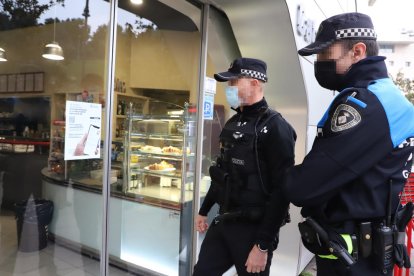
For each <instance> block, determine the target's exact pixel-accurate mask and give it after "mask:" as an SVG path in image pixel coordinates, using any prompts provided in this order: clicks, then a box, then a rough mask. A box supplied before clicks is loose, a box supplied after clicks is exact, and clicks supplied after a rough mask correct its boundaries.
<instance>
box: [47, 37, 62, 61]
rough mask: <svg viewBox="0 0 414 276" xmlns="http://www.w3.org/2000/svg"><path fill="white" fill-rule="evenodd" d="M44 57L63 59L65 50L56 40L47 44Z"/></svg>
mask: <svg viewBox="0 0 414 276" xmlns="http://www.w3.org/2000/svg"><path fill="white" fill-rule="evenodd" d="M42 57H44V58H46V59H51V60H63V59H65V58H64V57H63V50H62V47H60V46H59V44H58V43H57V42H55V41H53V42H52V43H49V44H46V46H45V51H44V54H43V55H42Z"/></svg>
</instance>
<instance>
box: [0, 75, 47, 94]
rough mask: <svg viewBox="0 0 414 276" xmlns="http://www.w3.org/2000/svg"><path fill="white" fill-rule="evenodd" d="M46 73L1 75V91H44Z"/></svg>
mask: <svg viewBox="0 0 414 276" xmlns="http://www.w3.org/2000/svg"><path fill="white" fill-rule="evenodd" d="M43 90H44V73H43V72H34V73H18V74H2V75H0V93H15V92H27V93H30V92H43Z"/></svg>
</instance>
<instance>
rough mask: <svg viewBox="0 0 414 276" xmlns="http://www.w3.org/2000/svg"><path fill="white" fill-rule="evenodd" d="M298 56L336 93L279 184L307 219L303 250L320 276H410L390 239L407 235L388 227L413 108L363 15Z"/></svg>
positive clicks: (407, 165)
mask: <svg viewBox="0 0 414 276" xmlns="http://www.w3.org/2000/svg"><path fill="white" fill-rule="evenodd" d="M299 54H300V55H302V56H307V55H312V54H316V55H317V56H316V61H315V63H314V67H315V77H316V79H317V81H318V82H319V84H320V85H321V86H322V87H325V88H327V89H330V90H336V91H338V92H339V94H338V95H337V96H336V97H335V99H334V100H333V101H332V103H331V105H330V106H329V108H328V110H326V112H325V114H324V116H323V117H322V118H321V120H320V121H319V123H318V125H317V137H316V138H315V141H314V143H313V146H312V149H311V151H310V152H309V153H308V154H307V156H306V157H305V159H304V161H303V163H302V164H300V165H297V166H294V167H293V168H291V169H289V171H288V173H287V174H286V179H285V182H284V184H283V188H284V192H285V194H286V196H287V197H288V198H289V200H290V201H291V202H292V203H293V204H295V205H297V206H300V207H302V210H301V213H302V215H303V217H305V218H306V220H305V222H304V223H301V224H299V229H300V231H301V234H302V241H303V243H304V245H305V246H306V247H307V248H308V249H309V250H310V251H312V252H313V253H315V254H316V264H317V273H318V274H317V275H318V276H325V275H326V276H335V275H340V276H345V275H347V276H350V275H360V276H362V275H363V276H371V275H391V274H392V270H393V264H394V262H396V263H397V264H398V265H400V266H409V257H408V256H407V255H406V252H405V249H404V245H403V242H401V241H398V239H397V236H399V235H401V233H400V234H398V233H397V232H396V231H392V230H390V229H395V228H400V231H401V229H402V231H401V232H404V229H405V225H400V224H401V220H400V219H397V220H396V225H397V226H398V225H399V226H400V227H394V226H393V224H394V218H395V213H396V210H397V207H398V206H399V193H400V192H401V191H402V190H403V186H404V184H405V182H406V178H407V176H408V173H409V172H410V170H411V165H412V152H413V141H412V139H413V138H412V137H413V136H414V108H413V106H412V104H411V103H410V102H408V101H407V99H406V98H405V97H404V96H403V95H402V93H401V91H400V90H399V89H398V88H397V87H396V86H395V85H394V83H393V81H392V80H391V79H390V78H389V77H388V73H387V69H386V66H385V62H384V60H385V58H384V57H381V56H378V45H377V42H376V33H375V30H374V27H373V24H372V22H371V19H370V17H369V16H367V15H365V14H361V13H345V14H339V15H336V16H333V17H330V18H328V19H326V20H324V21H323V22H322V23H321V25H320V27H319V30H318V32H317V35H316V41H315V42H313V43H311V44H310V45H308V46H306V47H304V48H303V49H300V50H299ZM405 210H406V209H405ZM409 217H411V214H409ZM315 225H316V226H315ZM318 225H319V226H320V228H318V227H317V226H318ZM315 229H316V230H315ZM321 229H322V231H321ZM318 231H319V232H318ZM315 233H318V234H317V235H315ZM321 233H325V234H328V238H327V239H322V238H321V237H326V236H325V235H320V234H321ZM403 234H404V233H402V235H403ZM312 237H317V239H313V238H312ZM384 237H388V238H386V239H383V238H384ZM402 240H403V239H402ZM335 248H336V249H337V250H334V249H335ZM332 252H334V253H336V254H331V253H332ZM338 252H339V253H341V254H338ZM350 256H351V257H352V258H353V260H354V261H356V262H352V259H351V258H349V257H350ZM407 257H408V258H407Z"/></svg>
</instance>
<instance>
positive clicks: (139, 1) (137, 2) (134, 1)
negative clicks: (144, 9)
mask: <svg viewBox="0 0 414 276" xmlns="http://www.w3.org/2000/svg"><path fill="white" fill-rule="evenodd" d="M131 3H132V4H134V5H141V4H142V3H143V1H142V0H131Z"/></svg>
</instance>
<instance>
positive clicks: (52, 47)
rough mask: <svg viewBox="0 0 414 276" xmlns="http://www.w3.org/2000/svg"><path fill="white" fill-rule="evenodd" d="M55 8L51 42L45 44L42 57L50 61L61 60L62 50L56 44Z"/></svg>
mask: <svg viewBox="0 0 414 276" xmlns="http://www.w3.org/2000/svg"><path fill="white" fill-rule="evenodd" d="M55 38H56V6H55V16H54V17H53V42H52V43H49V44H46V46H45V50H44V53H43V55H42V57H44V58H46V59H51V60H63V59H65V58H64V57H63V50H62V47H60V46H59V44H58V43H57V42H56V39H55Z"/></svg>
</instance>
